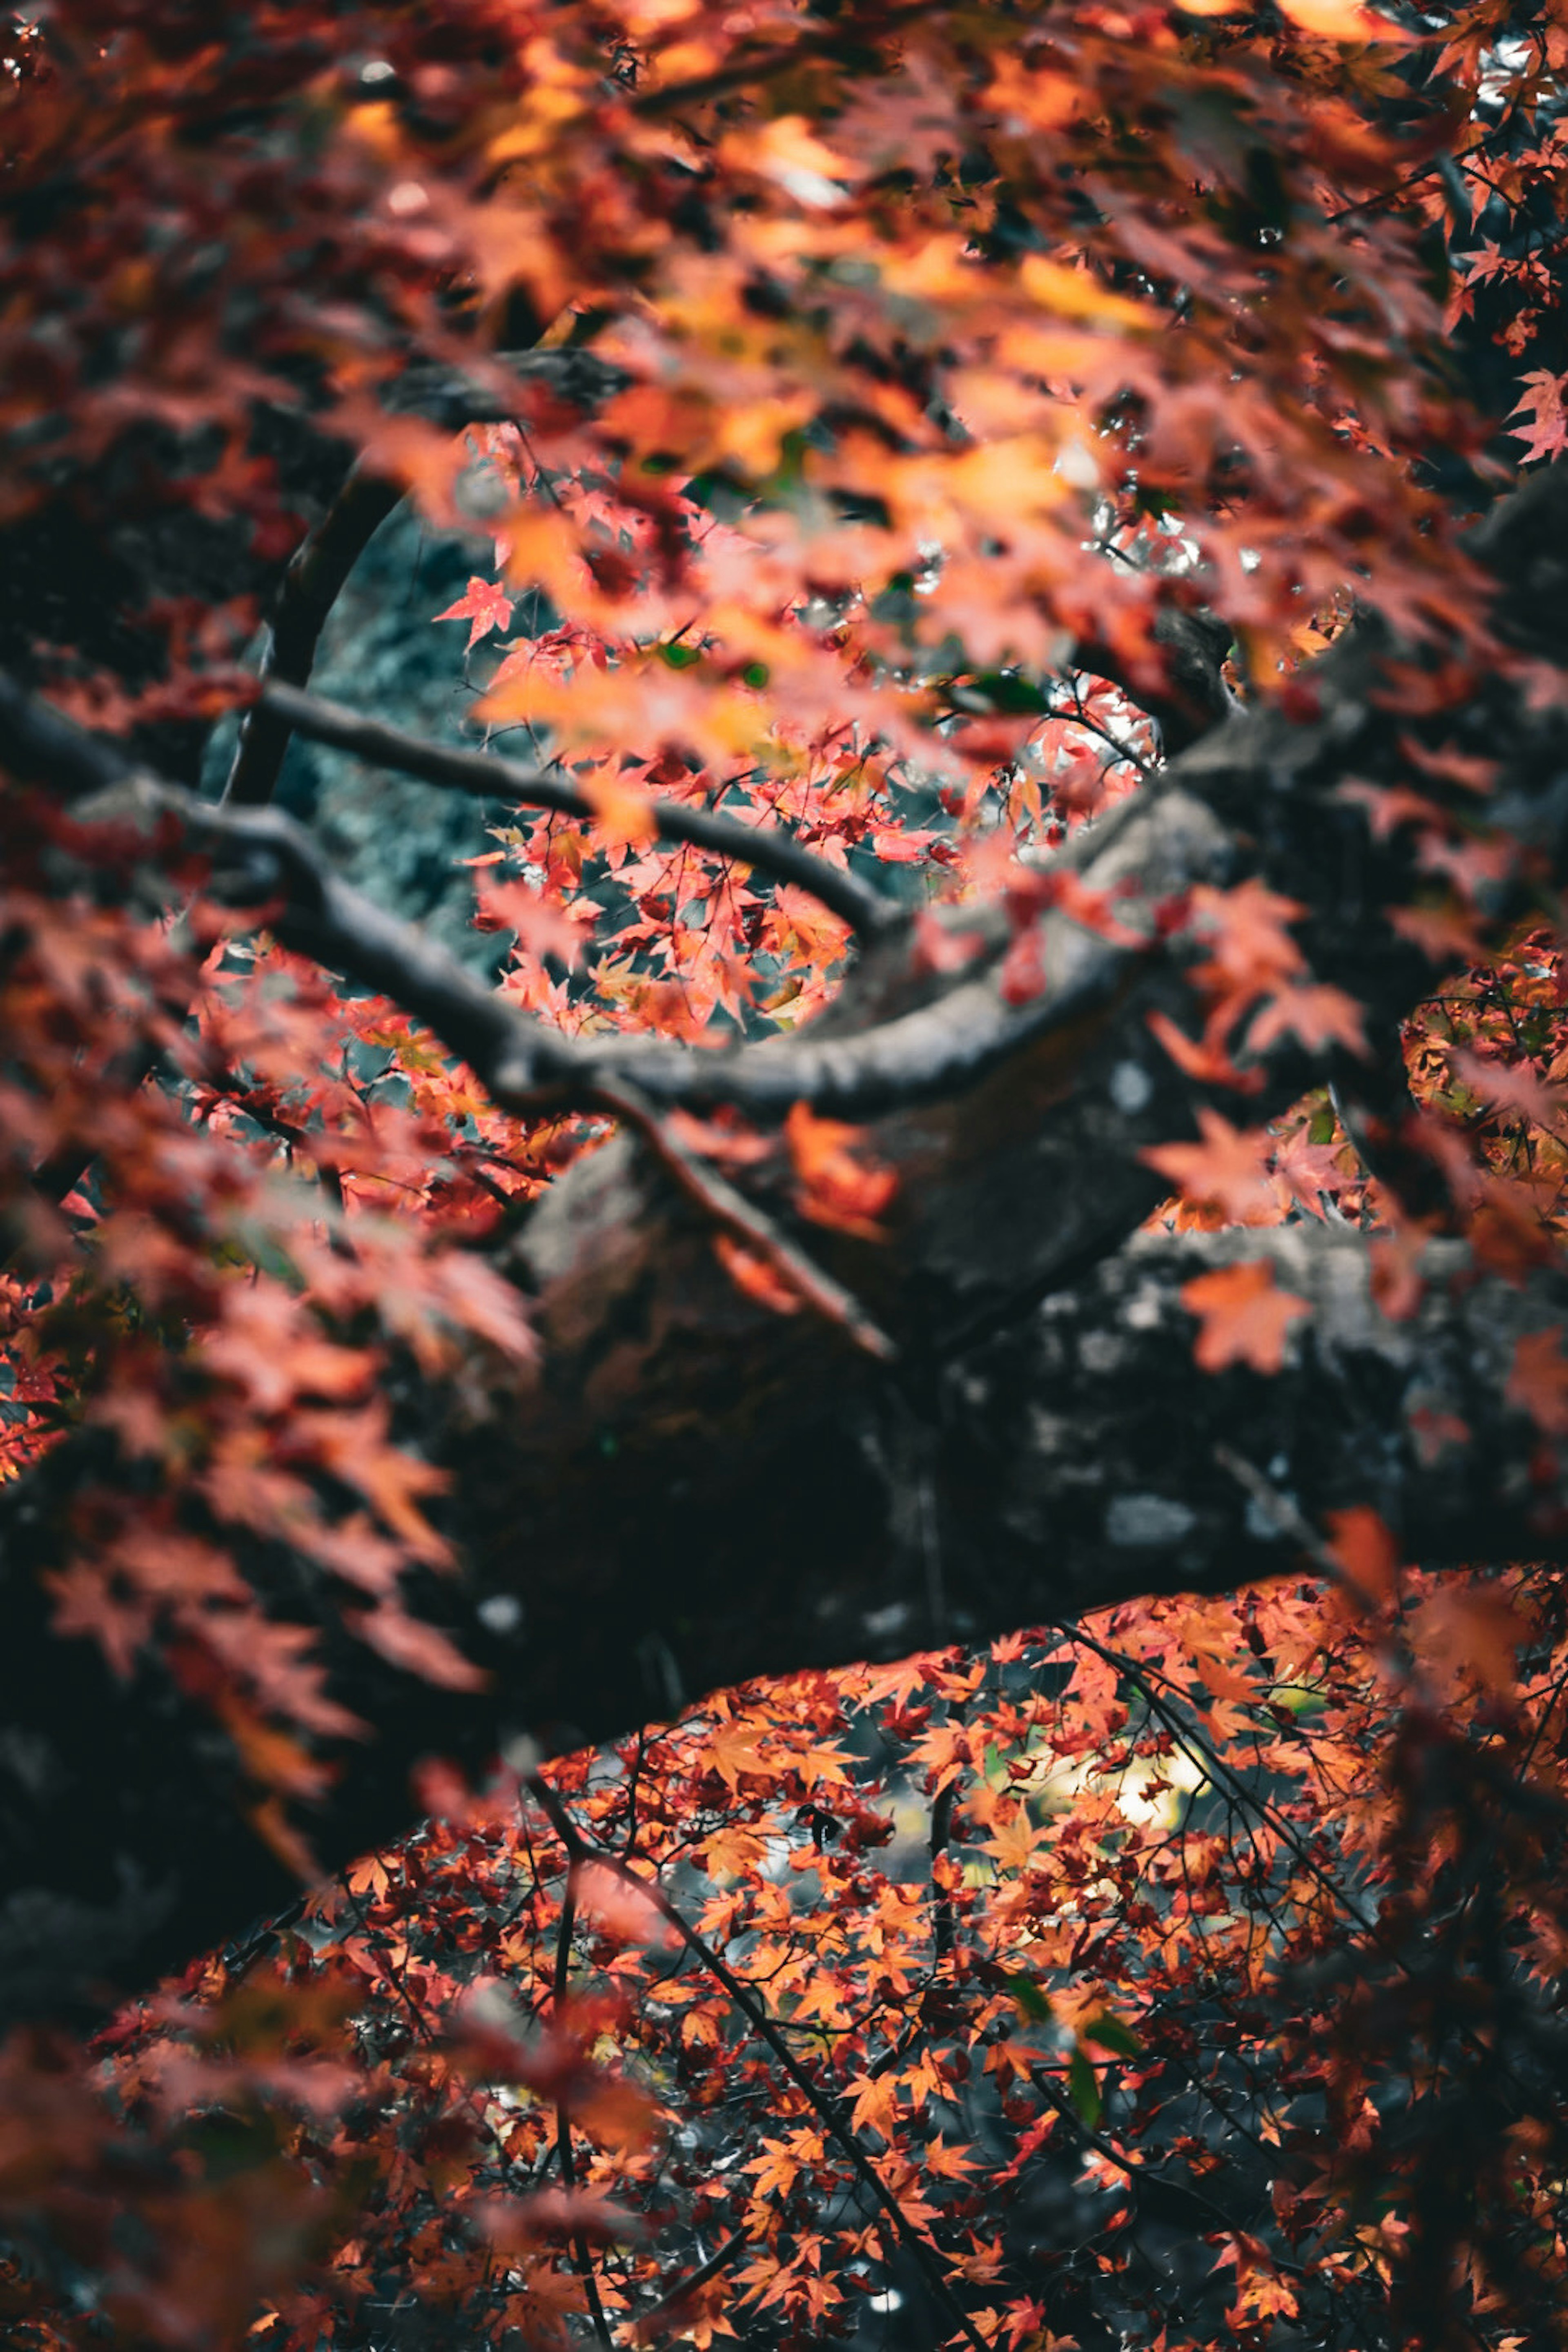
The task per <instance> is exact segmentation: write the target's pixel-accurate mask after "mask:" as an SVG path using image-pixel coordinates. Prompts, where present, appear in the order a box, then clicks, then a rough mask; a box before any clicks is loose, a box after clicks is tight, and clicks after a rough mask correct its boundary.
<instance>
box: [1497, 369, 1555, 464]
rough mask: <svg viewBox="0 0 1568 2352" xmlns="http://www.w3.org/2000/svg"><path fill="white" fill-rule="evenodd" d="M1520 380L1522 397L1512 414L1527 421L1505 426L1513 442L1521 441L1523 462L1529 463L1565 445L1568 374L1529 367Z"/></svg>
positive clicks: (1543, 457)
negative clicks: (1526, 418)
mask: <svg viewBox="0 0 1568 2352" xmlns="http://www.w3.org/2000/svg"><path fill="white" fill-rule="evenodd" d="M1522 382H1523V384H1524V397H1523V399H1522V400H1521V402H1520V404H1519V405H1518V407H1517V408H1515V409H1514V410H1513V411H1512V412H1511V414H1512V415H1515V416H1525V417H1528V418H1529V419H1530V422H1529V423H1528V424H1527V425H1510V427H1509V428H1508V429H1509V431H1510V433H1511V434H1512V435H1513V437H1514V439H1515V440H1516V441H1522V442H1523V443H1524V445H1525V446H1524V458H1523V462H1524V464H1525V465H1527V466H1530V465H1534V464H1536V463H1538V462H1540V461H1542V460H1543V459H1545V458H1548V457H1557V456H1558V455H1559V454H1560V453H1561V452H1562V451H1563V449H1565V448H1568V407H1565V406H1564V403H1563V395H1564V394H1565V393H1568V373H1565V374H1563V375H1553V374H1552V371H1551V370H1550V368H1531V371H1530V373H1528V374H1527V375H1526V376H1524V377H1523V378H1522Z"/></svg>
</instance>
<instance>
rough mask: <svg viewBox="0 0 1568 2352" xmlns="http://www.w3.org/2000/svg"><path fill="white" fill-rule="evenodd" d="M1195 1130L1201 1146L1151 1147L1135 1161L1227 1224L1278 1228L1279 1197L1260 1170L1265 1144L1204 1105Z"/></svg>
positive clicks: (1262, 1138) (1265, 1140)
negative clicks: (1199, 1133)
mask: <svg viewBox="0 0 1568 2352" xmlns="http://www.w3.org/2000/svg"><path fill="white" fill-rule="evenodd" d="M1198 1125H1199V1127H1200V1128H1201V1129H1203V1138H1204V1139H1203V1141H1202V1142H1201V1143H1161V1144H1155V1145H1152V1146H1151V1147H1150V1149H1149V1150H1145V1151H1142V1152H1140V1153H1139V1155H1138V1156H1139V1158H1140V1159H1141V1160H1145V1161H1146V1162H1147V1164H1148V1165H1149V1166H1150V1167H1151V1168H1157V1169H1158V1170H1159V1171H1160V1173H1161V1175H1162V1176H1169V1177H1170V1178H1172V1179H1173V1181H1174V1182H1175V1183H1176V1185H1177V1186H1178V1187H1179V1188H1180V1191H1181V1193H1182V1197H1183V1198H1184V1200H1187V1201H1191V1202H1194V1203H1196V1204H1198V1205H1203V1206H1206V1205H1209V1204H1211V1203H1212V1205H1213V1206H1214V1207H1215V1208H1216V1209H1217V1210H1218V1212H1219V1213H1220V1215H1221V1216H1222V1217H1223V1218H1224V1219H1225V1221H1226V1223H1227V1224H1233V1225H1272V1224H1278V1223H1279V1215H1280V1210H1279V1196H1278V1194H1277V1193H1276V1191H1275V1189H1274V1186H1273V1185H1272V1184H1271V1183H1270V1182H1269V1181H1268V1174H1267V1173H1266V1171H1265V1165H1264V1162H1265V1159H1266V1156H1267V1154H1268V1152H1269V1151H1270V1150H1271V1149H1272V1146H1271V1144H1270V1142H1269V1139H1268V1137H1267V1136H1266V1135H1261V1134H1258V1133H1256V1132H1254V1131H1252V1130H1244V1129H1241V1128H1236V1127H1232V1125H1231V1123H1230V1121H1229V1119H1227V1118H1221V1116H1220V1114H1219V1112H1218V1111H1216V1110H1210V1109H1208V1108H1207V1107H1206V1106H1205V1108H1202V1109H1200V1110H1199V1112H1198Z"/></svg>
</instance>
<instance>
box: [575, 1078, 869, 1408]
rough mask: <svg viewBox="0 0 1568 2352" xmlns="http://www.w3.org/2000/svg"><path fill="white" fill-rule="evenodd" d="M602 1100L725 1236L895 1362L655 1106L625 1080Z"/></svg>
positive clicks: (864, 1321) (826, 1316) (816, 1270)
mask: <svg viewBox="0 0 1568 2352" xmlns="http://www.w3.org/2000/svg"><path fill="white" fill-rule="evenodd" d="M598 1099H599V1102H600V1104H601V1106H602V1107H603V1108H605V1110H608V1111H613V1112H614V1113H615V1116H616V1118H618V1119H620V1120H621V1121H622V1123H623V1124H624V1125H625V1126H626V1127H629V1128H631V1129H634V1130H635V1132H636V1133H637V1136H638V1137H639V1138H640V1139H641V1140H642V1141H643V1143H645V1144H646V1145H647V1149H648V1150H649V1151H650V1152H651V1153H652V1155H653V1157H654V1158H655V1160H658V1164H659V1166H660V1167H661V1168H662V1169H663V1170H664V1171H665V1173H666V1175H667V1176H668V1177H669V1178H670V1179H671V1181H673V1182H674V1183H675V1185H676V1186H677V1187H678V1189H679V1191H680V1192H684V1194H685V1195H686V1197H687V1199H688V1200H689V1201H690V1202H694V1203H695V1205H696V1206H697V1207H698V1208H699V1209H700V1210H701V1211H702V1213H703V1214H704V1215H705V1216H706V1217H707V1218H708V1219H709V1220H710V1223H713V1224H715V1225H717V1226H718V1227H719V1229H720V1231H721V1233H727V1234H730V1235H731V1237H732V1238H733V1239H734V1240H735V1241H738V1242H739V1243H740V1244H741V1245H742V1248H744V1249H749V1250H754V1251H755V1252H756V1254H757V1255H758V1256H760V1257H763V1258H765V1259H766V1261H767V1263H768V1264H769V1265H771V1266H772V1268H773V1272H774V1273H775V1274H777V1275H778V1276H780V1277H781V1278H782V1280H783V1281H784V1285H785V1286H786V1287H787V1288H788V1289H790V1290H793V1291H794V1292H795V1295H796V1297H799V1298H800V1299H801V1301H802V1302H803V1304H804V1305H805V1306H807V1307H810V1308H811V1309H812V1310H813V1312H814V1313H816V1314H817V1315H820V1316H821V1318H822V1319H823V1321H824V1322H825V1323H832V1324H834V1325H835V1326H836V1327H837V1328H838V1329H839V1330H841V1331H842V1332H844V1333H845V1335H846V1337H847V1339H850V1340H851V1341H852V1342H853V1343H854V1345H855V1346H856V1347H857V1348H858V1349H860V1351H861V1353H862V1354H863V1355H867V1356H870V1357H873V1358H874V1359H875V1360H876V1361H877V1362H879V1363H883V1364H889V1363H891V1362H893V1361H894V1360H895V1359H896V1357H897V1355H898V1352H899V1351H898V1349H897V1348H896V1347H895V1346H894V1344H893V1342H892V1340H891V1339H889V1337H888V1335H887V1333H886V1332H885V1331H884V1330H883V1329H882V1328H881V1327H880V1325H879V1324H878V1323H876V1322H874V1321H873V1320H872V1318H871V1317H870V1316H869V1315H868V1314H867V1312H866V1309H865V1308H864V1307H862V1306H861V1304H860V1302H859V1300H858V1298H857V1297H855V1295H854V1293H853V1292H852V1291H849V1290H847V1289H846V1288H845V1287H844V1285H843V1284H842V1283H840V1282H836V1281H835V1280H834V1278H833V1276H831V1275H830V1274H827V1273H826V1272H825V1271H824V1270H823V1268H822V1267H821V1266H819V1265H816V1264H815V1263H814V1261H813V1260H812V1259H811V1258H809V1257H807V1255H805V1251H804V1250H801V1249H797V1248H796V1247H795V1244H794V1243H793V1242H792V1241H790V1240H789V1239H788V1237H787V1236H786V1235H785V1234H783V1233H781V1232H780V1230H779V1228H778V1226H777V1225H775V1224H774V1223H773V1219H772V1218H771V1217H769V1216H767V1215H766V1214H764V1213H763V1211H762V1210H761V1209H759V1208H758V1207H757V1206H756V1205H755V1203H754V1202H751V1201H748V1200H747V1199H746V1197H745V1195H744V1194H743V1193H742V1192H737V1191H736V1190H735V1187H734V1186H733V1185H732V1184H731V1183H730V1182H729V1181H728V1180H727V1179H726V1178H724V1177H723V1176H721V1175H720V1173H719V1171H717V1169H714V1168H710V1167H709V1166H708V1165H706V1163H705V1162H704V1161H702V1160H700V1159H699V1158H698V1157H697V1155H696V1154H695V1153H694V1152H690V1151H688V1150H686V1148H685V1146H684V1145H683V1144H680V1143H678V1142H677V1141H676V1139H675V1138H674V1136H673V1135H671V1133H670V1131H669V1129H668V1127H667V1126H666V1125H665V1124H664V1122H663V1120H661V1119H660V1118H659V1117H658V1113H657V1112H656V1111H655V1109H654V1108H653V1105H652V1104H651V1103H650V1102H648V1101H647V1100H646V1099H645V1097H643V1096H641V1095H639V1094H638V1093H637V1089H636V1088H635V1087H629V1086H627V1085H626V1084H625V1083H624V1081H623V1082H616V1083H606V1084H604V1085H601V1086H600V1087H599V1088H598Z"/></svg>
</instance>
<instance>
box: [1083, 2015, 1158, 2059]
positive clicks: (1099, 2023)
mask: <svg viewBox="0 0 1568 2352" xmlns="http://www.w3.org/2000/svg"><path fill="white" fill-rule="evenodd" d="M1081 2032H1082V2034H1083V2039H1084V2040H1085V2041H1086V2042H1093V2043H1094V2045H1095V2048H1096V2049H1097V2050H1113V2051H1114V2052H1115V2053H1116V2055H1117V2056H1118V2057H1119V2058H1136V2057H1137V2055H1138V2053H1139V2052H1140V2050H1142V2047H1143V2045H1142V2042H1140V2041H1139V2039H1138V2036H1137V2035H1136V2034H1135V2033H1134V2032H1133V2031H1132V2028H1131V2026H1130V2025H1124V2024H1123V2023H1122V2021H1121V2018H1119V2017H1112V2016H1111V2014H1110V2011H1109V2010H1108V2009H1102V2010H1100V2011H1098V2013H1097V2014H1096V2015H1095V2016H1093V2017H1091V2018H1089V2019H1088V2020H1087V2021H1085V2023H1084V2025H1083V2027H1082V2028H1081Z"/></svg>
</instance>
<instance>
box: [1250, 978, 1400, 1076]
mask: <svg viewBox="0 0 1568 2352" xmlns="http://www.w3.org/2000/svg"><path fill="white" fill-rule="evenodd" d="M1281 1037H1297V1038H1299V1039H1300V1042H1301V1044H1302V1045H1305V1046H1306V1047H1307V1048H1308V1050H1309V1051H1310V1052H1312V1053H1321V1052H1322V1051H1323V1049H1324V1047H1325V1046H1328V1045H1343V1046H1345V1047H1346V1048H1347V1050H1348V1051H1349V1052H1351V1053H1352V1054H1356V1055H1360V1056H1361V1057H1362V1059H1363V1060H1364V1059H1365V1058H1366V1055H1367V1054H1368V1052H1369V1051H1370V1048H1369V1046H1368V1045H1367V1042H1366V1030H1365V1027H1364V1025H1363V1015H1362V1009H1361V1006H1360V1005H1359V1004H1358V1003H1356V1001H1355V999H1354V997H1352V996H1347V995H1346V994H1345V992H1344V990H1343V989H1342V988H1335V987H1333V986H1331V984H1330V983H1329V982H1327V981H1310V982H1306V983H1305V984H1304V985H1303V986H1300V987H1294V988H1281V989H1278V990H1276V992H1274V994H1273V995H1272V996H1271V997H1270V998H1269V1000H1268V1003H1267V1004H1265V1005H1264V1007H1263V1009H1262V1011H1261V1012H1259V1013H1258V1014H1257V1015H1256V1016H1255V1017H1254V1019H1253V1023H1252V1025H1251V1027H1250V1028H1249V1029H1248V1031H1247V1045H1248V1048H1249V1049H1250V1051H1251V1052H1253V1053H1254V1054H1266V1053H1267V1052H1268V1048H1269V1046H1270V1045H1274V1044H1275V1043H1276V1042H1277V1041H1278V1040H1279V1038H1281Z"/></svg>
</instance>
